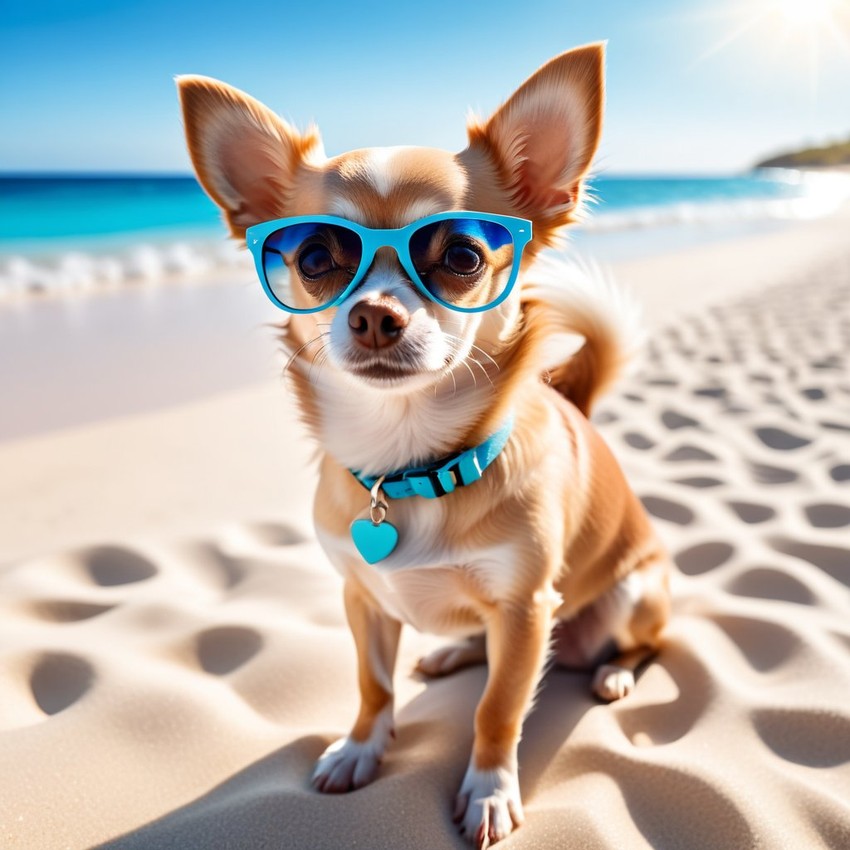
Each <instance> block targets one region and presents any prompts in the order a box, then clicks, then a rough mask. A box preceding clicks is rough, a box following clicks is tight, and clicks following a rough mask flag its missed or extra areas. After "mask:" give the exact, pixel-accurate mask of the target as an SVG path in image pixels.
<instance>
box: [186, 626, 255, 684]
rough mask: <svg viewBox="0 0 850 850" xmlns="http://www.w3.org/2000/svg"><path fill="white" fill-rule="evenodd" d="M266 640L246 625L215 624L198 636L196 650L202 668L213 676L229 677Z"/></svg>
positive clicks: (246, 661)
mask: <svg viewBox="0 0 850 850" xmlns="http://www.w3.org/2000/svg"><path fill="white" fill-rule="evenodd" d="M264 643H265V641H264V640H263V636H262V635H261V634H260V633H259V632H258V631H256V630H255V629H252V628H248V627H247V626H216V627H215V628H212V629H207V630H206V631H203V632H201V633H200V634H198V635H197V636H196V638H195V652H196V653H197V657H198V662H199V664H200V665H201V668H202V669H203V670H204V671H205V672H207V673H211V674H213V675H214V676H226V675H227V674H228V673H232V672H233V671H234V670H237V669H239V668H240V667H242V666H243V665H245V664H247V663H248V662H249V661H250V660H251V659H252V658H253V657H254V656H255V655H256V654H257V653H258V652H259V651H260V650H261V649H262V648H263V645H264Z"/></svg>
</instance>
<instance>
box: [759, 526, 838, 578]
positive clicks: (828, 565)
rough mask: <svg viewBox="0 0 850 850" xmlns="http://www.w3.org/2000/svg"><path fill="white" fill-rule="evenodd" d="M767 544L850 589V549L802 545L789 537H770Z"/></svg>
mask: <svg viewBox="0 0 850 850" xmlns="http://www.w3.org/2000/svg"><path fill="white" fill-rule="evenodd" d="M767 542H768V544H769V545H770V546H772V547H773V548H774V549H776V551H777V552H782V554H783V555H791V556H792V557H794V558H801V559H802V560H804V561H808V562H809V563H810V564H812V565H813V566H815V567H818V568H819V569H821V570H823V571H824V572H825V573H826V574H827V575H829V576H832V578H834V579H835V580H836V581H839V582H841V583H842V584H844V585H846V586H848V587H850V549H844V548H842V547H841V546H823V545H818V544H816V543H804V542H803V541H801V540H794V539H793V538H791V537H770V538H768V540H767Z"/></svg>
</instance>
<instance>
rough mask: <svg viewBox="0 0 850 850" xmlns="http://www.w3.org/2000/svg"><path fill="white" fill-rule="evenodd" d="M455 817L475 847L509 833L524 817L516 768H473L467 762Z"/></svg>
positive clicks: (486, 844)
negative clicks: (467, 765)
mask: <svg viewBox="0 0 850 850" xmlns="http://www.w3.org/2000/svg"><path fill="white" fill-rule="evenodd" d="M454 819H455V823H459V824H460V830H461V832H462V833H463V834H464V835H465V836H466V837H467V839H468V840H469V841H471V842H472V843H473V844H474V845H475V847H476V848H478V850H483V848H485V847H489V846H490V845H491V844H495V843H496V842H497V841H501V840H502V839H503V838H506V837H507V836H508V835H510V834H511V832H512V831H513V829H514V827H517V826H519V825H520V824H521V823H522V822H523V820H524V819H525V818H524V816H523V813H522V800H520V797H519V780H518V779H517V775H516V771H515V770H511V769H509V768H497V769H496V770H476V769H475V768H474V767H473V766H472V765H471V764H470V766H469V767H468V768H467V771H466V776H464V778H463V784H462V785H461V786H460V791H459V792H458V795H457V803H456V805H455V815H454Z"/></svg>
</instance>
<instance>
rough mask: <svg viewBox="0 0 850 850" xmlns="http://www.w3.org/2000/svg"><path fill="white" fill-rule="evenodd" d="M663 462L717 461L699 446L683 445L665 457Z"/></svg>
mask: <svg viewBox="0 0 850 850" xmlns="http://www.w3.org/2000/svg"><path fill="white" fill-rule="evenodd" d="M664 460H668V461H671V462H673V463H678V462H680V461H685V460H717V456H716V455H713V454H712V453H711V452H707V451H705V449H701V448H700V447H699V446H692V445H689V444H685V445H683V446H679V447H678V448H677V449H674V450H673V451H672V452H670V453H669V454H667V455H665V457H664Z"/></svg>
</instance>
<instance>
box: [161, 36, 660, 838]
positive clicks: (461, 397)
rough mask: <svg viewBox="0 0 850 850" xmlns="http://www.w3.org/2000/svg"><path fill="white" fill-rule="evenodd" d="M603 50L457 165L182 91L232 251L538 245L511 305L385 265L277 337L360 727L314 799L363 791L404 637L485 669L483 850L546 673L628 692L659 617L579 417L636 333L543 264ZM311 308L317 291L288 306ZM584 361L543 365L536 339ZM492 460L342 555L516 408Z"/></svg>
mask: <svg viewBox="0 0 850 850" xmlns="http://www.w3.org/2000/svg"><path fill="white" fill-rule="evenodd" d="M603 58H604V57H603V47H602V45H599V44H594V45H589V46H585V47H581V48H578V49H575V50H571V51H569V52H567V53H564V54H562V55H560V56H557V57H556V58H554V59H552V60H551V61H550V62H548V63H547V64H546V65H544V66H543V67H542V68H540V69H539V70H538V71H537V72H536V73H535V74H534V75H533V76H531V77H530V78H529V79H528V80H527V81H526V82H525V83H524V84H523V85H522V86H521V87H520V88H519V89H518V90H517V91H516V92H515V93H514V94H513V95H512V96H511V97H510V99H508V100H507V101H506V102H505V103H504V104H503V105H502V106H501V107H500V108H499V109H498V110H497V111H496V112H495V114H494V115H493V116H492V117H491V118H490V119H489V120H487V121H483V122H480V121H477V120H473V121H472V122H471V123H470V126H469V145H468V147H467V148H466V149H465V150H463V151H462V152H460V153H458V154H452V153H448V152H445V151H442V150H435V149H429V148H416V147H405V148H369V149H366V150H356V151H352V152H349V153H345V154H342V155H340V156H336V157H330V158H328V157H326V156H325V154H324V152H323V149H322V145H321V141H320V138H319V135H318V132H317V130H316V129H315V128H311V129H310V130H309V131H307V132H306V133H303V134H299V133H298V132H296V131H295V130H294V129H293V128H292V127H291V126H289V125H288V124H287V123H285V122H284V121H283V120H281V119H280V118H279V117H277V116H276V115H275V114H273V113H272V112H271V111H269V110H268V109H267V108H266V107H265V106H263V105H262V104H260V103H259V102H257V101H256V100H254V99H252V98H250V97H248V96H247V95H245V94H243V93H241V92H239V91H237V90H235V89H233V88H231V87H229V86H227V85H225V84H223V83H220V82H217V81H215V80H211V79H209V78H204V77H195V76H188V77H181V78H179V79H178V85H179V90H180V97H181V100H182V105H183V113H184V119H185V126H186V133H187V137H188V144H189V150H190V153H191V157H192V161H193V163H194V166H195V168H196V171H197V174H198V178H199V180H200V182H201V184H202V185H203V186H204V188H205V189H206V191H207V192H208V193H209V195H210V196H211V197H212V198H213V199H214V200H215V201H216V202H217V203H218V204H219V205H220V206H221V208H222V209H223V211H224V215H225V218H226V221H227V223H228V225H229V227H230V230H231V232H232V234H233V236H235V237H239V238H244V235H245V230H246V228H247V227H249V226H252V225H255V224H257V223H259V222H264V221H269V220H272V219H277V218H281V217H284V216H286V217H289V216H304V215H315V214H329V215H337V216H344V217H345V218H346V219H349V220H351V221H354V222H357V223H359V224H362V225H365V226H368V227H375V228H387V229H389V228H399V227H402V226H404V225H407V224H409V223H410V222H413V221H415V220H418V219H420V218H422V217H424V216H428V215H432V214H435V213H440V212H444V211H450V210H475V211H482V212H488V213H496V214H504V215H510V216H516V217H522V218H525V219H528V220H530V221H531V222H532V223H533V228H534V238H533V241H532V242H531V243H530V244H529V245H528V246H527V248H526V250H525V254H524V256H523V260H522V267H521V270H520V279H519V282H518V284H517V286H516V287H515V288H514V290H513V292H512V293H511V295H510V297H509V298H507V299H506V300H505V301H504V302H503V303H501V304H499V305H498V306H497V307H495V308H494V309H492V310H489V311H486V312H478V313H459V312H455V311H452V310H449V309H447V308H445V307H443V306H441V305H439V304H437V303H434V302H432V301H430V300H428V299H426V298H424V297H423V296H422V294H421V293H420V292H418V291H417V290H416V289H415V288H414V287H413V286H412V285H411V283H410V280H409V278H408V276H407V274H406V272H405V271H404V269H403V268H402V267H401V265H400V263H399V261H398V257H397V256H396V255H395V254H394V253H393V251H392V250H391V249H388V248H387V249H384V248H382V249H380V250H379V251H378V253H377V255H376V258H375V261H374V263H373V264H372V266H371V267H370V269H369V271H368V273H367V274H366V277H365V278H364V279H363V281H362V283H361V284H360V285H359V286H358V287H357V288H356V289H355V290H354V292H352V293H351V294H350V295H349V296H348V297H347V298H346V299H345V300H344V301H343V302H342V303H340V304H338V305H337V306H335V307H332V308H331V309H329V310H327V311H325V312H322V313H312V314H305V315H294V316H292V317H291V318H290V320H289V321H288V322H287V323H286V325H285V326H284V341H285V343H286V345H287V346H288V348H289V350H290V352H291V361H290V373H291V375H292V377H293V379H294V388H295V391H296V393H297V397H298V401H299V403H300V409H301V412H302V414H303V417H304V419H305V421H306V422H307V423H308V424H309V426H310V428H311V429H312V431H313V433H314V434H315V437H316V439H317V440H318V443H319V445H320V447H321V450H322V462H321V480H320V483H319V488H318V492H317V495H316V503H315V521H316V529H317V533H318V536H319V539H320V541H321V543H322V545H323V547H324V548H325V550H326V552H327V554H328V556H329V557H330V559H331V561H332V562H333V564H334V565H335V567H336V568H337V569H338V570H339V572H340V573H341V574H342V576H343V577H344V580H345V590H344V599H345V609H346V613H347V616H348V622H349V624H350V626H351V630H352V632H353V635H354V642H355V644H356V647H357V657H358V673H359V685H360V698H361V701H360V711H359V714H358V715H357V719H356V721H355V723H354V725H353V727H352V729H351V732H350V733H349V734H348V735H347V736H346V737H344V738H342V739H341V740H339V741H337V742H336V743H334V744H333V745H331V746H330V747H329V748H328V749H327V750H326V752H325V753H324V754H323V755H322V756H321V758H320V759H319V761H318V763H317V765H316V769H315V772H314V775H313V784H314V786H315V787H316V788H317V789H319V790H320V791H324V792H342V791H349V790H351V789H355V788H359V787H361V786H363V785H365V784H366V783H368V782H371V781H372V780H373V779H374V778H375V775H376V773H377V770H378V764H379V762H380V760H381V757H382V755H383V753H384V750H385V748H386V747H387V744H388V742H389V740H390V738H391V736H392V733H393V670H394V666H395V661H396V652H397V647H398V641H399V634H400V631H401V626H402V624H403V623H409V624H411V625H413V626H414V627H416V628H417V629H420V630H423V631H427V632H434V633H438V634H446V635H452V636H455V637H456V638H458V639H459V643H457V644H456V645H452V646H450V647H447V648H445V649H442V650H440V651H437V652H435V653H434V654H432V655H430V656H428V657H426V658H423V659H422V660H421V661H420V663H419V670H420V671H421V672H422V673H423V674H425V675H428V676H440V675H444V674H446V673H450V672H452V671H453V670H457V669H458V668H460V667H463V666H465V665H469V664H475V663H479V662H484V661H486V662H487V663H488V665H489V674H488V679H487V685H486V688H485V690H484V693H483V696H482V697H481V701H480V703H479V705H478V708H477V711H476V714H475V729H474V742H473V745H472V753H471V757H470V760H469V767H468V769H467V771H466V775H465V777H464V779H463V782H462V784H461V787H460V791H459V793H458V797H457V807H456V813H455V814H456V819H457V820H458V821H459V822H460V824H461V828H462V830H463V831H464V832H465V834H466V835H467V836H468V837H469V839H470V840H471V841H473V842H474V843H475V844H476V846H478V847H484V846H486V845H488V844H489V843H492V842H495V841H498V840H499V839H501V838H504V837H505V836H507V835H508V834H509V833H510V832H511V830H512V829H513V828H514V827H515V826H517V825H519V824H520V823H521V822H522V820H523V811H522V803H521V801H520V793H519V782H518V777H517V768H518V765H517V745H518V742H519V739H520V733H521V729H522V723H523V719H524V717H525V715H526V713H527V712H528V711H529V709H530V707H531V703H532V700H533V697H534V693H535V689H536V687H537V685H538V683H539V680H540V678H541V675H542V671H543V669H544V665H545V664H546V662H547V658H549V657H553V658H554V659H555V660H556V661H559V662H561V663H564V664H566V665H568V666H571V667H580V668H596V672H595V676H594V678H593V685H592V687H593V690H594V692H595V693H596V694H597V695H598V696H599V697H600V698H602V699H604V700H613V699H617V698H619V697H622V696H624V695H625V694H627V693H628V692H629V691H630V690H631V689H632V688H633V686H634V671H635V669H636V667H638V665H640V664H641V663H642V662H643V661H644V660H645V659H647V658H648V657H649V656H650V655H651V654H652V653H653V652H654V651H655V650H656V649H657V647H658V645H659V638H660V633H661V631H662V629H663V627H664V625H665V623H666V621H667V618H668V614H669V593H668V566H669V562H668V558H667V555H666V554H665V552H664V550H663V548H662V546H661V545H660V544H659V542H658V540H657V538H656V536H655V534H654V533H653V530H652V528H651V527H650V524H649V521H648V519H647V516H646V514H645V512H644V510H643V508H642V506H641V504H640V502H639V500H638V499H637V498H636V496H635V495H634V494H633V493H632V491H631V490H630V489H629V487H628V485H627V483H626V481H625V479H624V477H623V474H622V472H621V471H620V468H619V467H618V465H617V462H616V461H615V460H614V458H613V456H612V455H611V453H610V451H609V450H608V448H607V447H606V445H605V443H604V441H603V440H602V439H601V437H599V436H598V435H597V433H596V432H595V431H594V429H593V427H592V426H591V425H590V424H589V422H588V419H587V416H588V414H589V412H590V409H591V406H592V404H593V402H594V400H595V399H596V398H597V397H598V395H599V393H600V392H602V391H603V390H604V389H605V388H606V387H607V386H609V385H610V383H611V382H612V380H613V379H614V378H615V377H616V376H617V374H618V372H619V370H620V368H621V366H622V365H623V364H624V362H625V361H626V359H627V358H628V355H629V353H630V347H631V345H632V342H633V334H632V331H633V329H634V317H633V315H632V314H631V313H630V311H629V305H628V303H627V300H626V299H624V298H623V297H622V296H621V295H618V294H617V293H616V291H614V290H612V288H611V287H609V286H607V285H606V284H605V283H604V282H600V281H598V280H594V279H593V277H592V276H589V275H587V274H581V273H578V272H577V271H576V270H575V269H574V268H573V269H571V268H569V267H567V266H559V265H558V264H557V263H556V264H555V265H554V266H552V267H550V268H544V267H543V265H542V264H541V263H540V262H539V261H536V258H537V255H538V254H539V252H540V250H541V249H542V248H544V247H547V246H549V245H552V244H554V243H555V241H556V237H557V234H558V231H559V230H560V229H561V228H562V227H563V226H564V225H567V224H569V223H570V222H571V221H574V220H575V217H576V215H577V212H578V209H579V206H580V203H581V200H582V192H583V181H584V178H585V176H586V174H587V171H588V168H589V167H590V164H591V159H592V157H593V155H594V152H595V150H596V146H597V143H598V140H599V135H600V129H601V115H602V105H603ZM301 297H302V298H303V299H307V300H306V303H309V294H308V293H303V292H302V293H301ZM564 333H572V334H580V335H581V336H582V337H583V338H584V345H583V347H582V348H581V349H580V350H579V351H578V352H577V353H575V354H573V356H571V357H568V358H565V359H563V360H562V362H560V363H556V364H554V365H553V364H552V363H551V362H550V363H546V362H545V357H546V356H547V355H546V351H547V350H549V349H548V347H547V341H548V340H549V339H550V337H552V336H553V335H556V334H564ZM511 412H512V413H513V415H514V418H515V424H514V427H513V431H512V433H511V435H510V438H509V440H508V442H507V445H506V446H505V448H504V450H503V451H502V452H501V453H500V454H499V456H498V457H497V458H496V460H495V462H494V463H493V464H492V465H491V466H490V467H489V468H488V469H487V470H486V471H485V473H484V475H483V477H482V478H481V480H479V481H477V482H475V483H474V484H473V485H471V486H468V487H458V488H457V489H456V490H455V491H454V492H452V493H450V494H448V495H446V496H445V497H443V498H433V499H426V498H422V497H418V496H417V497H413V498H405V499H399V500H397V501H396V500H391V505H390V511H391V514H392V521H393V524H394V525H395V526H396V527H398V528H399V529H400V531H401V537H400V540H399V543H398V546H397V548H396V549H395V551H393V552H392V554H390V555H389V556H388V557H386V558H385V559H384V560H382V561H380V562H378V563H377V564H375V565H369V564H368V563H366V562H365V561H364V559H363V558H362V557H361V556H360V555H359V553H358V551H357V549H356V548H355V547H354V545H353V543H352V539H351V536H350V534H349V527H350V525H351V523H352V521H353V520H355V519H357V518H362V517H366V516H369V511H368V507H369V498H368V497H369V494H368V492H367V491H366V490H364V488H363V486H362V485H361V484H360V483H359V482H358V481H357V480H355V478H354V476H353V475H352V473H351V472H350V470H351V469H356V470H360V471H362V472H363V473H365V474H367V475H373V476H380V475H381V474H384V473H386V472H387V471H389V470H396V469H400V468H405V467H409V466H411V465H416V464H423V463H427V462H429V461H433V460H434V459H437V458H442V457H445V456H449V455H451V454H452V453H453V452H457V451H459V450H461V449H464V448H469V447H474V446H477V445H479V444H480V443H482V441H484V440H485V439H486V438H487V437H488V436H489V435H491V434H493V433H494V432H495V431H496V430H497V429H498V428H499V426H500V425H501V424H502V423H503V422H504V421H505V420H506V418H507V417H508V416H509V415H510V414H511Z"/></svg>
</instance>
